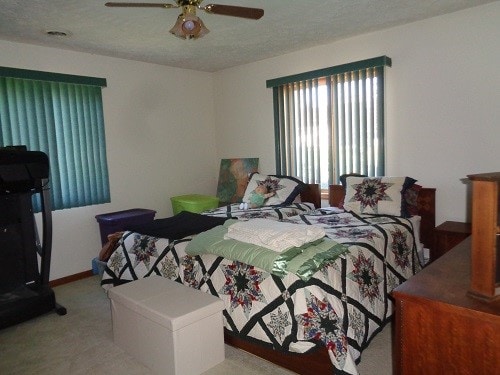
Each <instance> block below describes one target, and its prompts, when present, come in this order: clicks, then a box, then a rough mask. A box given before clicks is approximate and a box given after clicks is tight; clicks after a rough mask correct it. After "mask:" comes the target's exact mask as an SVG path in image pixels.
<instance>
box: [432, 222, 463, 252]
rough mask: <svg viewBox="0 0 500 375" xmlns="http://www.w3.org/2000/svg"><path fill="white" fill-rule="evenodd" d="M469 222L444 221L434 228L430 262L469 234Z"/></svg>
mask: <svg viewBox="0 0 500 375" xmlns="http://www.w3.org/2000/svg"><path fill="white" fill-rule="evenodd" d="M471 232H472V229H471V223H462V222H460V221H445V222H444V223H442V224H440V225H438V226H437V227H436V228H435V229H434V243H433V246H432V248H431V249H430V262H433V261H435V260H436V259H437V258H439V257H440V256H441V255H443V254H444V253H446V252H447V251H448V250H450V249H452V248H453V247H455V246H456V245H458V244H459V243H460V242H462V241H463V240H465V239H466V238H467V237H469V236H470V235H471Z"/></svg>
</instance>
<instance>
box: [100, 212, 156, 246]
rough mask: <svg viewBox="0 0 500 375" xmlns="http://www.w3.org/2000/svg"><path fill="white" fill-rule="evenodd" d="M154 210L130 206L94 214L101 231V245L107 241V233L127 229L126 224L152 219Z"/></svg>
mask: <svg viewBox="0 0 500 375" xmlns="http://www.w3.org/2000/svg"><path fill="white" fill-rule="evenodd" d="M155 215H156V211H154V210H148V209H146V208H132V209H130V210H125V211H117V212H110V213H107V214H100V215H96V217H95V218H96V220H97V222H98V223H99V230H100V232H101V242H102V245H103V246H104V244H106V243H107V242H108V235H109V234H113V233H116V232H121V231H123V230H127V229H128V228H127V227H128V226H134V225H141V224H146V223H148V222H150V221H153V220H154V218H155Z"/></svg>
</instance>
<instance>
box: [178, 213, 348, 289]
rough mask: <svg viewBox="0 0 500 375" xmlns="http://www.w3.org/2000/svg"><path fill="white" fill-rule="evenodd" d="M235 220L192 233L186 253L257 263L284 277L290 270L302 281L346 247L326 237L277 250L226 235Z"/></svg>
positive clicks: (255, 264)
mask: <svg viewBox="0 0 500 375" xmlns="http://www.w3.org/2000/svg"><path fill="white" fill-rule="evenodd" d="M234 222H236V220H231V221H228V222H227V223H225V224H224V225H222V226H217V227H214V228H212V229H210V230H207V231H205V232H203V233H200V234H199V235H197V236H195V237H194V238H193V239H192V240H191V241H190V242H189V243H188V245H187V247H186V254H188V255H191V256H195V255H203V254H213V255H217V256H222V257H224V258H226V259H231V260H235V261H239V262H243V263H245V264H248V265H250V266H255V267H258V268H260V269H262V270H264V271H267V272H269V273H271V274H273V275H276V276H279V277H284V276H285V275H286V274H287V273H293V274H295V275H297V276H298V277H300V278H301V279H302V280H303V281H307V280H309V278H311V276H312V275H313V274H314V273H315V272H316V271H317V270H319V269H321V268H322V267H323V266H324V265H325V264H327V263H330V262H333V261H334V260H335V259H337V258H338V257H339V256H341V255H342V254H344V253H346V252H347V251H348V250H349V248H348V247H347V246H344V245H343V244H340V243H337V242H335V241H333V240H331V239H329V238H326V237H325V238H322V239H319V240H316V241H314V242H308V243H307V244H305V245H303V246H300V247H291V248H289V249H287V250H286V251H283V252H281V253H279V252H276V251H273V250H271V249H268V248H266V247H263V246H258V245H255V244H251V243H246V242H242V241H238V240H234V239H232V238H230V239H226V238H225V237H226V236H225V235H226V234H227V231H228V228H229V227H230V226H231V225H232V223H234Z"/></svg>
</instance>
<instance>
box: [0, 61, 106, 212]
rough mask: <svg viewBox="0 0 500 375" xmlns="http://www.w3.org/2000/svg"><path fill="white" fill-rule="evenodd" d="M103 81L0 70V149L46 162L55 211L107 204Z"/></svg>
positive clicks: (71, 76) (91, 78)
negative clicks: (40, 155) (23, 151)
mask: <svg viewBox="0 0 500 375" xmlns="http://www.w3.org/2000/svg"><path fill="white" fill-rule="evenodd" d="M102 86H106V80H104V79H102V78H93V77H82V76H73V75H67V74H58V73H46V72H38V71H31V70H23V69H15V68H1V67H0V146H9V145H26V146H27V147H28V150H32V151H43V152H45V153H47V155H48V156H49V160H50V187H51V196H52V206H53V209H63V208H71V207H81V206H87V205H91V204H100V203H107V202H110V191H109V177H108V167H107V159H106V142H105V131H104V116H103V105H102V93H101V87H102Z"/></svg>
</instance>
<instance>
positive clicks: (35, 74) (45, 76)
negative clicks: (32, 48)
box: [0, 66, 106, 87]
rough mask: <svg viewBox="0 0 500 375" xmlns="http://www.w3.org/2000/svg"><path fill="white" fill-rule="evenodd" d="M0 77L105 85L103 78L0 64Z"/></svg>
mask: <svg viewBox="0 0 500 375" xmlns="http://www.w3.org/2000/svg"><path fill="white" fill-rule="evenodd" d="M0 77H9V78H21V79H32V80H35V81H49V82H61V83H75V84H80V85H87V86H100V87H106V79H105V78H96V77H87V76H77V75H73V74H62V73H52V72H42V71H39V70H28V69H18V68H9V67H4V66H0Z"/></svg>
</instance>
